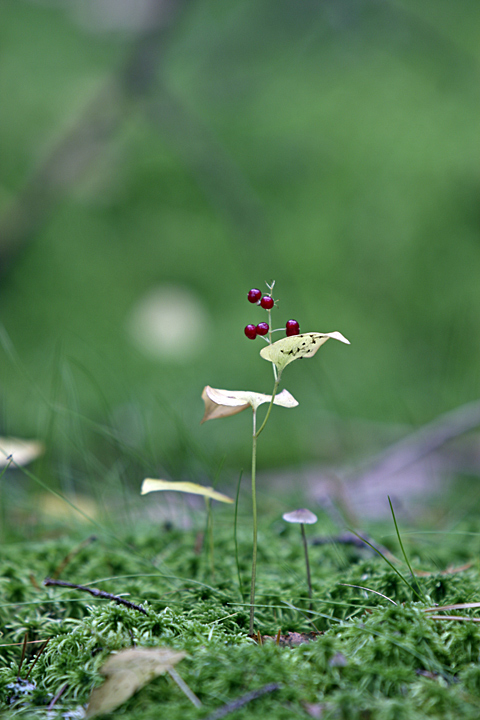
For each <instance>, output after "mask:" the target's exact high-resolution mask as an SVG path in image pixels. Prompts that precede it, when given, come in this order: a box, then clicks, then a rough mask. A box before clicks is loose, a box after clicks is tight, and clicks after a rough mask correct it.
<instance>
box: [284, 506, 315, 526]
mask: <svg viewBox="0 0 480 720" xmlns="http://www.w3.org/2000/svg"><path fill="white" fill-rule="evenodd" d="M282 517H283V519H284V520H286V522H289V523H302V525H303V524H305V525H313V523H316V522H317V520H318V518H317V516H316V515H315V514H314V513H312V512H310V510H307V509H306V508H300V509H299V510H293V512H289V513H284V514H283V515H282Z"/></svg>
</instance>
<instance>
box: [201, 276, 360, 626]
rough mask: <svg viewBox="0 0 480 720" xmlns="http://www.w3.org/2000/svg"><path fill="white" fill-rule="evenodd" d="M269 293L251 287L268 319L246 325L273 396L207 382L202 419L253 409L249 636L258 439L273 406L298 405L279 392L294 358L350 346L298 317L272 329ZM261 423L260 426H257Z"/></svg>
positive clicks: (252, 299) (252, 619)
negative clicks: (329, 345)
mask: <svg viewBox="0 0 480 720" xmlns="http://www.w3.org/2000/svg"><path fill="white" fill-rule="evenodd" d="M266 285H267V288H268V292H266V293H265V294H262V292H261V290H259V289H258V288H252V289H251V290H250V291H249V292H248V295H247V298H248V300H249V302H251V303H253V304H255V305H258V306H260V307H261V308H263V309H264V310H266V312H267V317H268V321H267V322H260V323H258V324H257V325H253V324H249V325H247V326H246V327H245V335H246V336H247V338H249V339H250V340H255V338H256V337H257V335H258V336H260V337H261V338H263V339H264V340H265V341H266V343H267V345H266V346H265V347H263V348H262V349H261V350H260V356H261V357H262V358H263V359H264V360H268V361H269V362H271V363H272V368H273V378H274V384H273V390H272V394H271V395H264V394H263V393H257V392H252V391H243V390H221V389H218V388H212V387H210V386H209V385H207V386H206V387H205V388H204V390H203V393H202V398H203V401H204V403H205V415H204V416H203V420H202V422H205V421H206V420H214V419H215V418H223V417H228V416H229V415H235V414H236V413H239V412H242V410H245V409H246V408H247V407H249V406H250V407H251V408H252V412H253V429H252V475H251V477H252V517H253V551H252V579H251V585H250V626H249V632H250V635H252V634H253V630H254V622H255V579H256V573H257V495H256V468H257V440H258V438H259V436H260V434H261V433H262V432H263V430H264V428H265V425H266V424H267V422H268V418H269V417H270V413H271V411H272V407H273V406H274V405H280V406H281V407H286V408H292V407H296V406H297V405H298V402H297V401H296V400H295V398H294V397H293V396H292V395H291V394H290V393H289V392H288V390H286V389H283V390H282V391H281V392H278V390H279V387H280V383H281V380H282V375H283V371H284V370H285V368H286V367H287V365H290V363H291V362H293V361H294V360H300V359H302V358H309V357H313V356H314V355H315V353H316V352H317V350H318V349H319V348H320V347H321V346H322V345H323V344H324V343H326V342H327V340H328V339H329V338H333V339H334V340H339V341H340V342H343V343H346V344H347V345H349V344H350V343H349V341H348V340H347V339H346V338H345V337H344V336H343V335H342V334H341V333H339V332H331V333H321V332H308V333H300V326H299V324H298V322H297V321H296V320H287V322H286V325H285V327H284V328H276V329H272V309H273V308H274V307H275V306H276V304H277V303H276V301H275V300H274V297H273V288H274V285H275V281H273V282H272V283H271V284H270V285H269V284H268V283H266ZM282 331H283V332H285V333H286V337H284V338H282V339H281V340H277V341H276V342H273V340H272V335H273V333H276V332H282ZM265 403H268V408H267V411H266V414H265V417H264V419H263V421H262V422H257V410H258V408H259V407H260V405H263V404H265ZM257 425H258V426H257Z"/></svg>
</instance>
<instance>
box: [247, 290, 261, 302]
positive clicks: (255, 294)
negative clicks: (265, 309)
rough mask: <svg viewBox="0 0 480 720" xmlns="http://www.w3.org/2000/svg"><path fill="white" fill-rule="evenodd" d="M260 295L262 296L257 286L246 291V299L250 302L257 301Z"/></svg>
mask: <svg viewBox="0 0 480 720" xmlns="http://www.w3.org/2000/svg"><path fill="white" fill-rule="evenodd" d="M261 297H262V291H261V290H258V289H257V288H252V289H251V290H249V291H248V295H247V298H248V301H249V302H251V303H256V302H258V301H259V300H260V298H261Z"/></svg>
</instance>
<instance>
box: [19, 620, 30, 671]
mask: <svg viewBox="0 0 480 720" xmlns="http://www.w3.org/2000/svg"><path fill="white" fill-rule="evenodd" d="M27 640H28V631H27V632H26V633H25V635H24V637H23V645H22V656H21V658H20V663H19V665H18V677H19V678H20V673H21V672H22V666H23V661H24V660H25V652H26V650H27Z"/></svg>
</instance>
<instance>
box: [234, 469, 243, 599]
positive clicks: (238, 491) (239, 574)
mask: <svg viewBox="0 0 480 720" xmlns="http://www.w3.org/2000/svg"><path fill="white" fill-rule="evenodd" d="M242 475H243V470H240V475H239V476H238V483H237V494H236V496H235V515H234V520H233V539H234V542H235V562H236V564H237V575H238V589H239V590H240V597H241V599H242V602H243V585H242V574H241V572H240V562H239V559H238V538H237V520H238V499H239V497H240V485H241V483H242Z"/></svg>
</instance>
